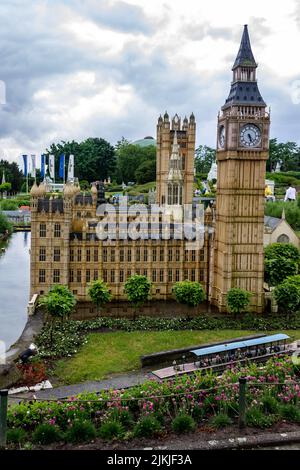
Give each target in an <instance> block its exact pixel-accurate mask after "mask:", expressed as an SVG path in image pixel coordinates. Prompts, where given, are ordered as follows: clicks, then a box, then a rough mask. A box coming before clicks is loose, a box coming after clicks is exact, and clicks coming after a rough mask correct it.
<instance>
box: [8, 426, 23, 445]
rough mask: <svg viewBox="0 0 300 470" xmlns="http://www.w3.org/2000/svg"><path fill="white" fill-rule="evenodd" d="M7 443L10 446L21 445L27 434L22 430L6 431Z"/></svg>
mask: <svg viewBox="0 0 300 470" xmlns="http://www.w3.org/2000/svg"><path fill="white" fill-rule="evenodd" d="M6 437H7V442H8V443H11V444H22V443H23V442H25V441H26V439H27V433H26V431H25V430H24V429H22V428H12V429H8V430H7V436H6Z"/></svg>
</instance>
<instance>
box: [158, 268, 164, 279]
mask: <svg viewBox="0 0 300 470" xmlns="http://www.w3.org/2000/svg"><path fill="white" fill-rule="evenodd" d="M159 282H164V270H163V269H160V270H159Z"/></svg>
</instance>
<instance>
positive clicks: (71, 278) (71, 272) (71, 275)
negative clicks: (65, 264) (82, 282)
mask: <svg viewBox="0 0 300 470" xmlns="http://www.w3.org/2000/svg"><path fill="white" fill-rule="evenodd" d="M69 278H70V282H74V271H73V269H70V272H69Z"/></svg>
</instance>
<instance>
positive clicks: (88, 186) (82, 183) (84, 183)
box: [79, 180, 91, 191]
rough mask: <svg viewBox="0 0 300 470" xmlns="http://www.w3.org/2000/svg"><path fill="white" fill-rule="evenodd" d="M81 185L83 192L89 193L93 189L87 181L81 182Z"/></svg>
mask: <svg viewBox="0 0 300 470" xmlns="http://www.w3.org/2000/svg"><path fill="white" fill-rule="evenodd" d="M79 185H80V189H81V190H82V191H87V190H89V189H91V185H90V183H89V182H88V181H87V180H81V181H80V182H79Z"/></svg>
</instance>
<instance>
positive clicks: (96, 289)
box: [88, 279, 112, 307]
mask: <svg viewBox="0 0 300 470" xmlns="http://www.w3.org/2000/svg"><path fill="white" fill-rule="evenodd" d="M88 292H89V296H90V298H91V299H92V302H93V303H94V304H95V305H97V307H103V306H104V305H106V304H107V303H108V302H110V301H111V299H112V295H111V293H110V292H109V287H108V285H107V284H106V283H105V282H104V281H102V280H100V279H99V280H97V281H94V282H92V284H91V286H90V288H89V291H88Z"/></svg>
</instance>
